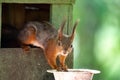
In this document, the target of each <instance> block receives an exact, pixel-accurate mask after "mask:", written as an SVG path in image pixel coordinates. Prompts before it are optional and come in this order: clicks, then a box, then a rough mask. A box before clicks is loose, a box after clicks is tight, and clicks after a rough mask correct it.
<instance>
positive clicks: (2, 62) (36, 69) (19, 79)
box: [0, 48, 72, 80]
mask: <svg viewBox="0 0 120 80" xmlns="http://www.w3.org/2000/svg"><path fill="white" fill-rule="evenodd" d="M68 58H69V59H68V60H67V63H68V66H69V67H70V65H72V63H71V62H70V61H72V59H71V57H70V55H69V56H68ZM48 69H51V68H50V66H49V65H48V63H47V61H46V59H45V56H44V54H43V51H42V50H41V49H39V48H32V49H31V50H30V52H28V53H25V52H24V51H23V50H22V49H21V48H1V49H0V80H54V77H53V75H52V74H49V73H47V72H46V71H47V70H48Z"/></svg>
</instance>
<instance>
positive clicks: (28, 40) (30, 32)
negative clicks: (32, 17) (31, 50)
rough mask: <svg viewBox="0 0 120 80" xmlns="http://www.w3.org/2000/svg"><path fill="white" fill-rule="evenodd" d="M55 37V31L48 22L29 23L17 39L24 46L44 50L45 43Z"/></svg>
mask: <svg viewBox="0 0 120 80" xmlns="http://www.w3.org/2000/svg"><path fill="white" fill-rule="evenodd" d="M56 36H57V30H56V29H55V28H54V27H53V26H52V25H51V24H50V23H48V22H29V23H27V24H26V25H25V26H24V28H23V30H21V32H20V34H19V36H18V38H19V40H20V41H21V42H22V43H24V44H32V45H34V46H38V47H41V48H44V46H45V44H46V41H47V40H49V39H51V38H54V37H56Z"/></svg>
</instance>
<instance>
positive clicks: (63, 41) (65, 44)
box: [57, 19, 79, 55]
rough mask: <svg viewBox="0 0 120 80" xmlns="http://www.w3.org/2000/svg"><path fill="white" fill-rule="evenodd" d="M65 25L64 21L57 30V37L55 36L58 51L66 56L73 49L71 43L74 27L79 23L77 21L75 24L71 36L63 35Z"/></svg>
mask: <svg viewBox="0 0 120 80" xmlns="http://www.w3.org/2000/svg"><path fill="white" fill-rule="evenodd" d="M65 23H66V19H65V20H64V21H63V22H62V24H61V25H60V28H59V29H58V36H57V46H58V47H59V48H60V49H61V50H60V54H61V55H67V54H68V53H70V52H71V51H72V49H73V46H72V42H73V39H74V35H75V29H76V26H77V25H78V23H79V19H78V20H77V21H76V22H75V24H74V26H73V30H72V33H71V35H65V34H63V29H64V26H65Z"/></svg>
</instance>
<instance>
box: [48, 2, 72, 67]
mask: <svg viewBox="0 0 120 80" xmlns="http://www.w3.org/2000/svg"><path fill="white" fill-rule="evenodd" d="M72 7H73V6H72V5H67V4H66V5H63V4H60V5H57V4H54V5H52V6H51V18H50V21H51V23H52V24H53V25H54V26H55V27H56V28H57V29H58V28H59V26H60V24H61V23H62V21H63V19H64V17H67V19H68V20H67V24H66V26H65V29H64V32H65V33H66V34H67V33H69V32H70V30H71V28H70V25H71V24H72ZM66 62H67V64H68V67H70V68H72V67H73V53H70V54H69V58H67V60H66ZM69 64H70V65H69Z"/></svg>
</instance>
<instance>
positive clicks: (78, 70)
mask: <svg viewBox="0 0 120 80" xmlns="http://www.w3.org/2000/svg"><path fill="white" fill-rule="evenodd" d="M47 72H48V73H76V72H77V73H79V72H80V73H92V74H99V73H100V71H99V70H93V69H68V72H64V71H57V70H55V69H51V70H47Z"/></svg>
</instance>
